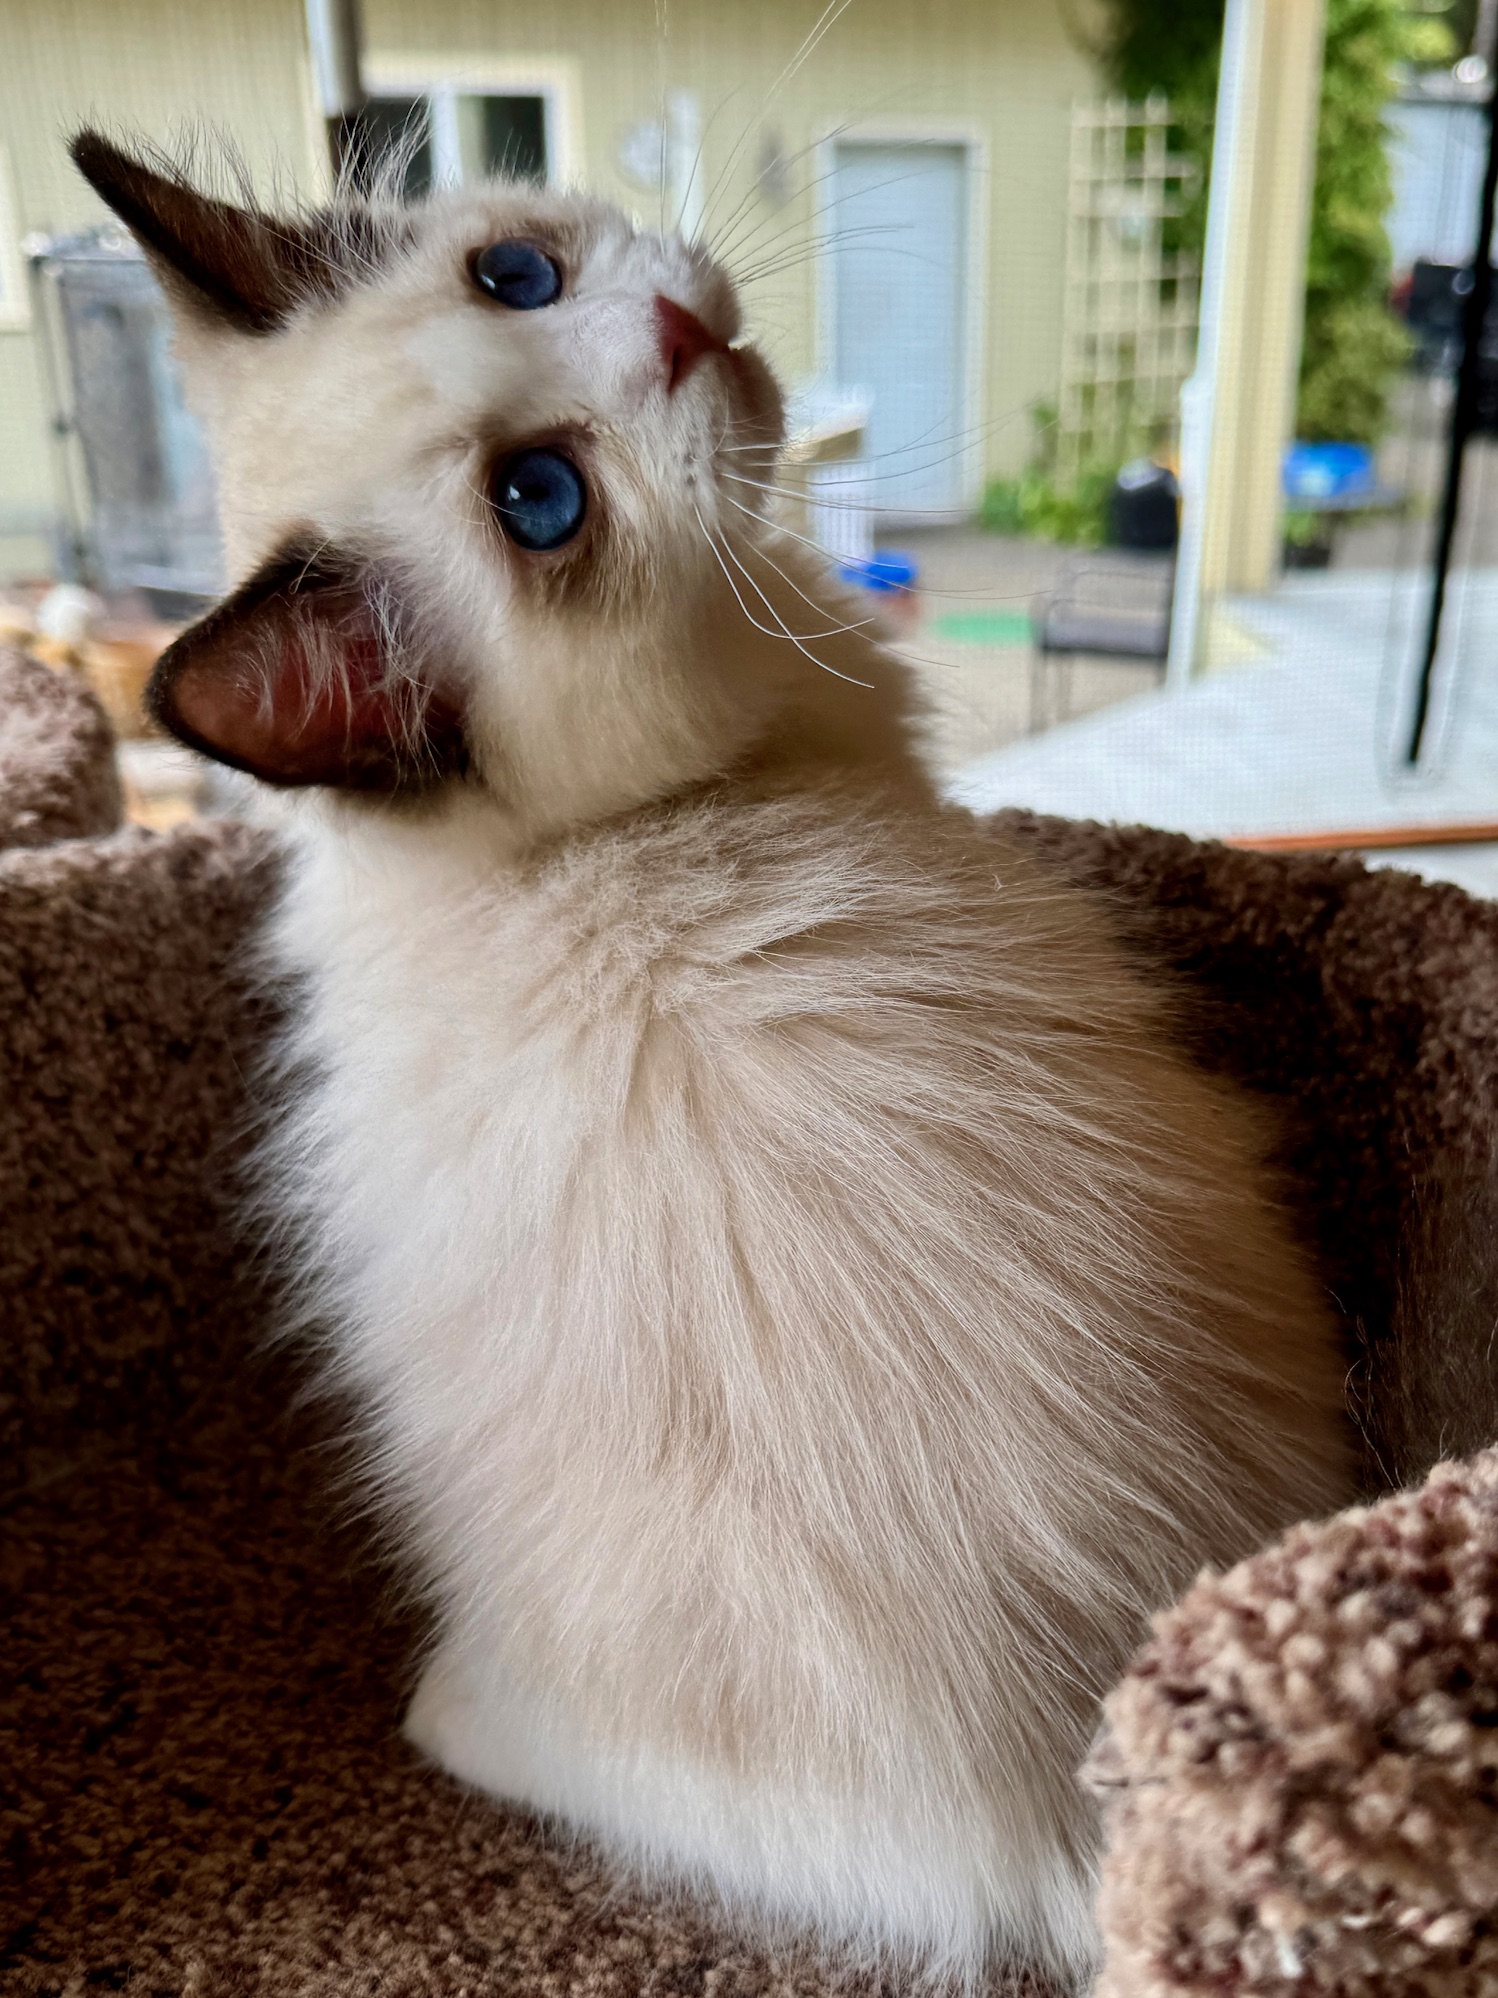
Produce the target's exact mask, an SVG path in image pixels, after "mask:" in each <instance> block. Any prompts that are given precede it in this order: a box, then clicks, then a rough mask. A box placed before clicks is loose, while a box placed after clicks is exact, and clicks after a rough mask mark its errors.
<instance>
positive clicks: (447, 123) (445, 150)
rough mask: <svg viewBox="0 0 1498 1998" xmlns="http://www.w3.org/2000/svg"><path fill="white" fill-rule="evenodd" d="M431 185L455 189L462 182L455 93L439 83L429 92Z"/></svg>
mask: <svg viewBox="0 0 1498 1998" xmlns="http://www.w3.org/2000/svg"><path fill="white" fill-rule="evenodd" d="M428 101H429V102H430V104H431V107H432V108H431V124H430V127H429V130H430V133H431V146H432V185H433V187H458V186H461V184H462V180H463V133H462V128H461V126H460V124H459V121H458V93H457V91H456V90H454V89H453V87H452V85H451V84H450V83H442V84H439V85H438V86H437V88H436V89H435V90H434V91H433V92H432V93H431V96H430V99H429V100H428Z"/></svg>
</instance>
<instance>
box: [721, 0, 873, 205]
mask: <svg viewBox="0 0 1498 1998" xmlns="http://www.w3.org/2000/svg"><path fill="white" fill-rule="evenodd" d="M852 4H853V0H827V4H826V5H825V6H824V7H823V9H822V11H821V13H820V14H819V15H818V16H817V18H816V20H815V21H813V22H812V24H811V26H810V28H808V30H807V31H806V34H805V35H804V36H803V37H802V40H801V46H800V47H799V48H798V49H797V50H796V53H795V54H794V55H793V56H792V57H791V59H790V61H789V62H788V63H787V64H786V66H785V68H784V69H783V70H781V72H780V74H779V76H777V77H776V79H775V81H774V82H773V83H772V84H771V85H770V87H769V89H768V90H767V91H766V92H765V94H764V97H763V99H762V100H761V102H760V104H759V106H758V107H757V109H756V110H755V112H754V115H753V117H752V118H751V119H750V120H749V122H748V123H747V124H746V125H745V127H744V130H743V133H742V134H741V136H740V138H739V141H738V143H737V144H736V145H735V146H734V147H733V148H732V149H731V150H730V152H729V155H728V158H727V159H726V160H725V161H724V162H723V165H722V167H721V169H720V170H719V172H718V175H717V178H716V179H715V180H714V181H713V184H712V187H711V189H710V190H709V196H708V199H709V201H711V200H713V199H715V198H716V196H717V193H718V190H719V188H720V187H721V186H722V185H723V182H724V180H725V179H726V178H727V176H728V175H729V174H730V173H732V171H733V169H734V168H735V167H736V166H737V165H738V163H739V159H740V157H741V155H742V153H743V150H744V147H745V145H746V144H747V143H748V139H749V134H750V132H751V131H752V130H753V129H754V127H755V126H756V125H757V124H758V122H759V120H760V119H761V118H762V117H763V116H764V114H765V112H766V111H767V110H768V109H769V107H770V105H772V104H773V103H774V102H775V98H776V95H777V93H778V92H779V91H781V90H782V89H784V87H785V85H786V84H788V83H789V82H790V80H791V78H792V77H793V76H794V75H795V74H796V72H797V70H798V69H800V68H801V67H802V65H803V64H804V63H806V62H808V61H809V60H810V58H811V57H812V55H813V54H815V52H816V49H817V45H818V43H819V42H820V41H821V40H822V38H823V36H824V35H826V34H827V33H828V32H829V30H830V29H832V28H833V27H835V26H836V25H837V23H838V21H839V20H840V19H841V17H842V16H843V15H844V14H845V13H846V12H847V10H848V8H849V7H850V6H851V5H852ZM707 205H708V204H707V202H704V204H703V212H704V215H705V214H706V211H707Z"/></svg>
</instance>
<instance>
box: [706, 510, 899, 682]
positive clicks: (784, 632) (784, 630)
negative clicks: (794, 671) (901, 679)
mask: <svg viewBox="0 0 1498 1998" xmlns="http://www.w3.org/2000/svg"><path fill="white" fill-rule="evenodd" d="M692 511H693V512H694V513H696V514H697V525H698V526H699V527H700V528H701V529H702V532H703V536H704V538H705V539H706V541H707V545H708V547H709V548H710V549H711V550H712V554H713V559H714V561H716V563H717V565H718V567H719V568H720V569H721V570H722V571H723V580H724V581H725V582H726V583H727V585H728V587H729V589H730V590H732V591H733V595H734V601H735V602H736V603H737V605H738V607H739V609H740V610H741V611H742V612H743V613H744V616H745V617H746V618H747V619H748V620H749V622H750V624H752V625H753V626H754V629H755V630H756V631H762V632H763V633H764V635H765V637H766V638H785V639H789V640H790V642H791V644H792V645H794V646H795V648H796V650H797V651H798V652H800V653H802V654H804V655H805V657H806V658H808V659H809V660H810V661H811V663H812V665H813V666H820V667H821V669H822V671H823V672H824V673H830V674H831V675H832V677H833V679H834V680H846V681H847V682H848V684H849V686H850V687H863V688H865V689H867V691H868V692H870V693H872V692H873V689H874V683H873V681H872V680H855V679H854V678H853V675H852V674H851V673H840V672H839V671H838V670H837V668H836V667H835V666H829V665H828V664H827V661H826V660H825V659H818V657H817V655H816V654H815V652H809V651H807V648H806V647H805V646H804V645H803V644H802V643H801V640H800V639H799V638H797V636H796V634H795V633H794V632H793V631H791V630H790V629H789V627H788V626H787V625H786V624H785V622H784V621H783V619H781V617H780V615H779V613H778V612H777V611H776V609H775V606H774V605H773V604H772V603H771V602H770V600H769V598H768V597H766V596H765V593H764V591H763V590H761V589H760V588H759V585H758V584H757V583H756V582H755V581H754V578H753V577H752V576H750V575H749V572H748V570H747V569H745V570H744V574H745V576H746V577H747V578H748V581H749V583H750V585H751V586H752V587H753V588H754V589H755V590H756V591H757V592H758V595H759V597H760V599H761V601H762V602H763V603H764V605H765V608H766V609H767V610H768V611H769V613H770V615H771V616H772V617H773V618H774V619H775V621H776V623H777V624H778V625H779V627H780V628H779V630H778V631H776V630H772V629H771V628H770V626H769V625H766V624H761V623H760V621H759V619H758V618H757V617H756V616H755V615H754V613H753V611H751V610H750V608H749V606H748V604H746V603H745V602H744V598H743V593H742V592H741V591H740V589H739V586H738V584H737V583H736V582H735V581H734V580H733V575H732V573H731V571H730V570H729V567H728V564H727V563H726V562H725V561H724V560H723V552H722V550H720V549H719V547H718V544H717V542H716V541H715V540H714V539H713V535H712V530H711V529H710V528H709V527H708V524H707V522H706V521H705V520H704V519H703V518H702V515H701V513H700V512H698V510H697V508H696V507H694V508H693V509H692ZM724 547H725V548H726V547H727V543H726V542H725V543H724ZM739 566H740V567H741V568H742V567H743V565H742V563H741V564H740V565H739ZM819 635H820V634H819Z"/></svg>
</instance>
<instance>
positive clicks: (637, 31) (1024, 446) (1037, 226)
mask: <svg viewBox="0 0 1498 1998" xmlns="http://www.w3.org/2000/svg"><path fill="white" fill-rule="evenodd" d="M819 11H820V9H819V7H818V6H817V5H815V4H812V0H548V4H547V5H545V6H544V7H536V6H532V5H529V4H526V0H423V4H422V5H420V6H414V5H412V4H411V0H365V4H364V21H365V41H366V46H367V48H368V50H369V52H370V54H371V56H372V57H374V58H375V60H376V61H377V62H385V63H390V64H392V65H395V64H399V63H400V62H401V61H402V59H406V60H407V61H408V62H409V63H411V64H412V65H414V64H416V63H424V64H427V65H430V66H431V68H432V71H433V73H434V74H439V73H446V74H449V75H451V77H452V78H453V79H454V80H455V81H461V79H462V76H463V72H464V66H465V65H472V66H473V74H474V75H475V77H476V78H477V77H478V76H479V75H480V73H481V66H482V64H483V63H484V62H485V61H486V60H493V59H495V58H503V57H506V56H509V57H524V58H526V59H527V60H529V61H531V62H533V63H535V64H536V65H537V66H538V67H544V66H545V65H546V63H547V62H548V61H551V62H553V63H554V64H555V66H556V67H557V69H558V71H559V72H570V73H571V74H572V75H575V76H576V78H577V79H578V85H579V90H578V96H579V104H578V108H579V114H580V124H581V134H580V138H581V147H580V150H581V155H582V160H583V163H584V169H585V178H586V179H587V181H588V182H589V184H590V185H591V186H592V187H594V188H595V189H596V190H597V191H599V192H600V193H603V194H607V195H609V196H612V197H613V198H614V199H615V200H617V201H620V202H622V203H623V204H624V205H625V206H626V207H628V208H632V209H634V210H636V211H637V212H639V213H640V214H641V215H642V216H644V217H646V219H654V218H655V215H656V214H657V213H658V204H657V203H656V198H655V197H653V196H652V195H650V194H648V193H646V192H643V191H642V190H641V189H640V188H639V187H638V186H636V185H634V184H632V183H631V182H630V181H629V180H628V179H627V178H626V177H625V175H624V173H623V172H622V170H621V167H620V164H619V145H620V141H621V139H622V138H623V136H624V134H625V133H626V132H627V131H628V130H629V129H630V127H631V126H633V125H636V124H639V123H643V122H645V121H647V120H652V119H654V120H658V119H659V118H660V115H661V107H662V103H663V100H664V98H665V97H666V96H667V94H668V93H669V92H671V91H673V90H688V91H691V92H692V93H693V94H694V95H695V96H696V98H697V100H698V103H699V105H700V108H701V113H702V120H703V127H704V138H703V148H702V151H703V186H704V189H705V190H706V193H707V202H706V207H707V214H706V222H707V233H708V237H709V240H710V241H712V242H714V244H715V247H719V248H720V249H721V250H723V251H724V252H725V253H726V256H727V261H728V262H729V264H730V265H731V266H736V267H737V268H738V269H739V270H741V271H751V270H753V269H754V268H755V267H756V266H758V265H762V264H765V263H768V262H782V261H783V262H784V263H785V264H786V265H787V266H788V267H787V268H784V269H781V270H779V271H777V272H776V273H775V274H774V275H772V276H767V277H765V278H762V279H760V280H758V281H755V282H751V283H750V284H749V285H748V286H747V288H746V289H747V299H748V316H749V321H750V325H751V327H753V328H755V329H756V330H758V331H759V332H760V333H761V335H762V337H763V339H764V340H765V343H766V344H767V346H768V347H769V349H770V351H771V353H772V355H773V357H774V359H775V360H776V361H777V363H778V364H779V365H780V367H781V368H782V370H783V371H784V372H786V373H787V374H788V375H791V376H796V375H801V374H806V373H809V372H812V371H814V370H815V369H816V368H817V367H818V366H819V365H820V364H822V363H823V362H824V361H825V359H826V356H825V353H824V352H823V351H820V348H821V342H822V339H823V338H824V337H825V329H824V327H823V323H822V319H821V306H822V300H821V298H820V296H819V289H820V287H819V277H820V270H819V262H820V260H819V256H818V245H817V237H818V226H819V225H818V220H817V205H816V204H817V199H818V193H819V188H818V181H819V178H821V177H823V176H824V175H825V170H826V164H827V163H826V158H825V155H824V154H819V152H818V150H817V142H818V141H819V140H821V139H825V138H826V137H827V136H829V135H830V134H832V133H834V132H836V131H838V130H840V129H844V128H848V127H853V128H863V129H868V130H872V131H875V132H877V133H879V134H881V135H889V136H901V135H915V134H926V135H928V136H939V135H942V134H951V135H955V136H960V137H967V138H971V139H973V140H976V141H978V142H979V143H980V145H981V147H982V162H983V171H982V172H981V174H980V175H979V177H978V179H977V181H976V184H975V188H974V192H975V195H976V199H977V204H978V208H979V220H980V224H981V227H980V229H979V230H978V231H977V232H976V233H977V235H978V237H979V238H980V240H981V243H982V249H981V261H980V263H979V265H978V268H977V270H976V273H975V275H976V279H977V285H978V296H977V298H976V299H975V301H974V305H975V310H974V314H973V323H974V328H975V331H976V333H977V344H978V346H979V349H980V351H979V354H978V355H977V356H976V363H977V367H976V372H977V374H978V380H977V382H976V383H975V389H976V393H975V395H974V396H973V398H972V400H973V403H974V404H975V407H973V408H972V409H971V410H970V412H969V417H970V421H971V422H972V423H973V425H974V426H975V428H977V429H978V431H979V432H980V433H981V453H980V454H979V455H980V457H981V464H982V469H983V470H985V471H986V472H988V473H990V474H994V473H1001V472H1012V471H1016V470H1018V469H1019V468H1020V467H1021V466H1022V465H1023V464H1024V462H1025V461H1026V460H1027V458H1028V456H1029V455H1030V451H1031V448H1032V430H1031V425H1030V423H1029V420H1028V412H1029V409H1030V407H1031V406H1032V405H1033V404H1034V403H1035V402H1036V401H1037V400H1045V399H1050V398H1053V397H1054V395H1055V392H1056V384H1057V369H1058V361H1059V354H1058V348H1059V342H1060V317H1061V298H1062V256H1063V250H1064V243H1065V234H1066V178H1067V158H1068V147H1069V142H1070V107H1071V104H1072V101H1073V100H1074V99H1075V98H1077V97H1086V96H1092V95H1094V94H1096V92H1097V89H1098V80H1097V70H1096V67H1095V63H1094V61H1093V59H1092V56H1091V54H1090V52H1089V50H1088V48H1087V47H1086V46H1085V42H1086V39H1087V38H1088V37H1089V35H1091V34H1092V33H1094V32H1095V30H1096V26H1097V10H1096V9H1095V8H1093V7H1091V6H1089V5H1087V4H1075V0H1073V4H1071V5H1068V6H1065V7H1063V6H1062V5H1060V4H1058V0H852V4H851V5H850V6H848V7H847V9H846V10H845V11H844V12H843V14H842V15H841V16H840V17H839V18H838V20H837V21H836V22H835V24H834V25H833V26H832V28H831V29H830V31H829V32H828V33H827V34H826V35H825V37H824V38H823V39H822V41H821V42H820V44H819V45H818V46H817V47H816V48H815V49H814V50H813V51H812V52H811V54H810V55H809V56H808V57H807V59H806V60H805V61H804V62H803V63H802V64H801V65H800V67H799V68H794V67H793V66H794V64H795V61H796V56H797V52H798V50H799V49H800V47H801V45H802V39H803V37H804V36H805V34H806V31H807V29H808V27H809V26H810V25H811V24H812V23H813V22H814V21H815V20H816V18H817V16H818V13H819ZM1079 24H1080V25H1079ZM663 28H664V32H663ZM788 68H789V69H793V73H792V74H790V75H786V74H785V72H786V71H787V69H788ZM771 138H774V139H777V140H779V141H780V142H781V143H783V144H784V146H785V147H786V148H787V149H788V151H789V152H790V153H791V154H792V155H796V154H799V155H800V157H799V158H796V159H795V160H794V163H793V165H792V168H791V172H790V176H789V179H790V185H791V188H792V190H793V193H792V198H791V199H790V200H789V201H787V202H786V204H785V205H784V206H783V207H773V206H771V205H770V204H769V203H768V202H766V201H765V200H764V199H763V198H762V197H761V196H760V195H759V193H758V192H757V191H756V187H755V181H756V173H757V168H758V164H759V160H760V156H761V154H762V151H763V148H764V146H765V144H766V142H767V140H769V139H771ZM912 281H918V273H913V274H912Z"/></svg>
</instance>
